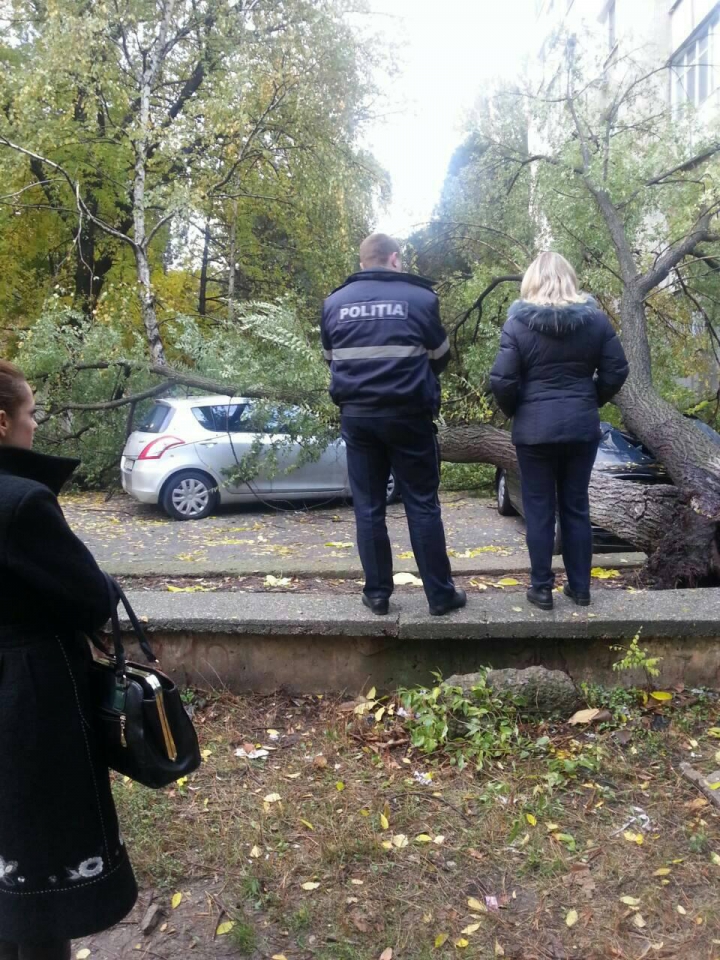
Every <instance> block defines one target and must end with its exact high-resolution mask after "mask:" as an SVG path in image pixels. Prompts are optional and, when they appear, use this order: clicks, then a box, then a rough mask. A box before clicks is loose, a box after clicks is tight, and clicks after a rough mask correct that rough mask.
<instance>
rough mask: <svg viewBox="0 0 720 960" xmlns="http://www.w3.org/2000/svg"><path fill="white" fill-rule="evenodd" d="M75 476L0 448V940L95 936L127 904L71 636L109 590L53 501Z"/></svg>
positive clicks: (93, 620)
mask: <svg viewBox="0 0 720 960" xmlns="http://www.w3.org/2000/svg"><path fill="white" fill-rule="evenodd" d="M75 466H76V463H75V461H71V460H64V459H60V458H58V457H46V456H42V455H41V454H37V453H33V452H32V451H29V450H18V449H14V448H11V447H3V446H0V940H10V941H14V942H23V941H34V940H50V939H75V938H77V937H82V936H86V935H88V934H91V933H96V932H98V931H100V930H104V929H106V928H107V927H110V926H112V925H113V924H115V923H117V922H118V921H119V920H121V919H122V918H123V917H124V916H125V915H126V914H127V913H128V912H129V911H130V909H131V908H132V906H133V904H134V902H135V900H136V897H137V888H136V885H135V879H134V877H133V873H132V868H131V866H130V862H129V860H128V856H127V853H126V850H125V847H124V844H123V841H122V839H121V838H120V834H119V830H118V824H117V818H116V815H115V807H114V804H113V800H112V794H111V792H110V783H109V778H108V771H107V766H106V765H105V764H104V763H103V761H102V757H101V754H100V750H99V746H98V743H97V742H96V739H95V734H94V730H93V727H92V723H91V722H90V721H91V718H92V703H91V701H90V698H89V695H88V673H89V665H90V663H91V654H90V651H89V647H88V645H87V642H86V641H85V640H84V639H83V638H82V637H80V636H79V635H78V634H77V633H76V630H77V629H81V630H87V631H90V630H94V629H97V628H98V627H100V626H102V624H103V623H104V622H105V621H106V620H107V618H108V616H109V614H110V599H109V594H108V589H107V586H106V582H105V578H104V576H103V574H102V573H101V571H100V569H99V568H98V566H97V564H96V563H95V561H94V559H93V557H92V555H91V554H90V553H89V551H88V550H87V549H86V547H85V546H84V545H83V544H82V543H81V542H80V540H78V538H77V537H76V536H75V534H74V533H73V532H72V531H71V530H70V528H69V526H68V525H67V523H66V521H65V518H64V517H63V514H62V511H61V509H60V506H59V504H58V501H57V496H56V494H57V493H58V492H59V490H60V487H61V486H62V484H63V483H64V482H65V480H67V479H68V477H69V476H70V474H71V473H72V471H73V470H74V468H75Z"/></svg>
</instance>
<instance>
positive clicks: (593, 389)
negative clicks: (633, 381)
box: [490, 298, 628, 445]
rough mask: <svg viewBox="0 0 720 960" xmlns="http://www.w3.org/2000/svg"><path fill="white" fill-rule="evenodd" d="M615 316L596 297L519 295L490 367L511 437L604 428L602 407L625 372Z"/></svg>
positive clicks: (577, 437)
mask: <svg viewBox="0 0 720 960" xmlns="http://www.w3.org/2000/svg"><path fill="white" fill-rule="evenodd" d="M627 375H628V363H627V360H626V359H625V353H624V351H623V348H622V344H621V343H620V341H619V339H618V337H617V334H616V333H615V330H614V329H613V326H612V324H611V323H610V321H609V320H608V318H607V317H606V316H605V314H604V313H603V312H602V310H600V308H599V307H598V305H597V304H596V303H595V301H594V300H593V299H591V298H588V300H587V301H586V302H585V303H572V304H567V305H566V306H560V307H557V306H538V305H536V304H532V303H528V302H527V301H525V300H516V301H515V303H513V305H512V306H511V307H510V310H509V311H508V318H507V321H506V323H505V326H504V327H503V331H502V337H501V340H500V352H499V353H498V355H497V358H496V360H495V364H494V365H493V368H492V371H491V372H490V385H491V387H492V392H493V393H494V395H495V399H496V400H497V403H498V406H499V407H500V409H501V410H502V411H503V413H505V414H507V416H509V417H513V418H514V420H513V431H512V437H513V443H515V444H533V445H534V444H538V443H574V442H578V441H587V442H589V441H592V440H595V439H597V438H599V436H600V417H599V414H598V408H599V407H601V406H602V405H603V404H605V403H607V402H608V401H609V400H610V399H612V397H614V396H615V394H616V393H617V392H618V390H619V389H620V388H621V387H622V385H623V383H625V380H626V379H627Z"/></svg>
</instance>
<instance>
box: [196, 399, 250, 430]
mask: <svg viewBox="0 0 720 960" xmlns="http://www.w3.org/2000/svg"><path fill="white" fill-rule="evenodd" d="M246 408H247V404H245V403H221V404H214V405H213V406H209V407H193V408H192V412H193V416H194V417H195V419H196V420H197V422H198V423H199V424H200V426H201V427H203V428H204V429H205V430H208V431H210V432H211V433H238V432H241V431H243V430H245V429H247V428H246V426H244V425H243V414H244V413H245V410H246Z"/></svg>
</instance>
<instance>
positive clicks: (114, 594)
mask: <svg viewBox="0 0 720 960" xmlns="http://www.w3.org/2000/svg"><path fill="white" fill-rule="evenodd" d="M105 579H106V581H107V586H108V591H109V593H110V600H111V604H110V622H111V624H112V634H113V647H114V652H115V673H116V674H117V676H118V677H121V676H124V674H125V663H126V657H125V647H124V645H123V642H122V632H121V630H120V618H119V616H118V604H120V603H122V605H123V607H124V608H125V612H126V613H127V616H128V620H129V621H130V625H131V627H132V628H133V631H134V632H135V636H136V638H137V641H138V644H139V645H140V649H141V650H142V652H143V653H144V654H145V657H146V659H147V661H148V663H158V662H159V661H158V658H157V657H156V656H155V654H154V653H153V651H152V647H151V646H150V644H149V642H148V639H147V637H146V636H145V631H144V630H143V628H142V624H141V623H140V621H139V620H138V618H137V615H136V613H135V611H134V610H133V608H132V607H131V605H130V601H129V600H128V598H127V597H126V596H125V591H124V590H123V588H122V587H121V586H120V584H119V583H118V582H117V580H115V578H114V577H111V576H110V574H109V573H106V574H105ZM93 640H94V642H95V645H96V646H99V647H100V649H103V647H102V645H101V644H98V642H97V641H96V640H95V639H94V638H93Z"/></svg>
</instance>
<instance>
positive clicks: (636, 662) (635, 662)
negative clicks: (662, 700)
mask: <svg viewBox="0 0 720 960" xmlns="http://www.w3.org/2000/svg"><path fill="white" fill-rule="evenodd" d="M641 632H642V628H641V629H640V630H638V632H637V633H636V634H635V636H634V637H633V638H632V640H631V641H630V643H629V644H628V646H627V647H623V646H621V645H620V644H612V645H611V647H610V649H611V650H617V651H618V652H619V653H622V654H623V656H622V657H621V658H620V659H619V660H616V661H615V663H614V664H613V670H616V671H619V672H620V671H625V670H637V669H640V670H643V671H644V673H645V676H646V678H647V680H648V685H650V681H651V679H652V678H653V677H658V676H660V670H659V669H658V664H660V663H661V662H662V659H663V658H662V657H650V656H648V653H649V651H648V649H647V647H644V648H641V647H640V643H639V641H640V634H641Z"/></svg>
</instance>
